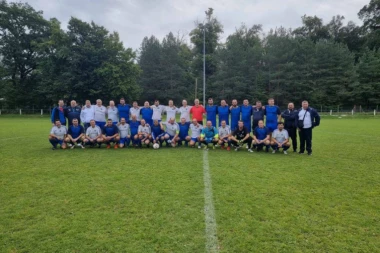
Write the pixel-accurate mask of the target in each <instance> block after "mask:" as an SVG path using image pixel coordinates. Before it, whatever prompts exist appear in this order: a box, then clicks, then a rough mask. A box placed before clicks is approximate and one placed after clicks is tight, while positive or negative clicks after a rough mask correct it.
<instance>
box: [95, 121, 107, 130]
mask: <svg viewBox="0 0 380 253" xmlns="http://www.w3.org/2000/svg"><path fill="white" fill-rule="evenodd" d="M95 125H97V126H98V127H100V129H103V127H104V126H105V125H106V122H100V121H95Z"/></svg>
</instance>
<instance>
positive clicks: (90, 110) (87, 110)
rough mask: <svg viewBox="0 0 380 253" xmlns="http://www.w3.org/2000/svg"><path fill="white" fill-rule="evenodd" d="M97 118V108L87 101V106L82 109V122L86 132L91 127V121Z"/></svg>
mask: <svg viewBox="0 0 380 253" xmlns="http://www.w3.org/2000/svg"><path fill="white" fill-rule="evenodd" d="M94 117H95V108H94V107H93V106H92V105H91V101H90V100H86V105H85V106H84V107H83V108H82V111H81V113H80V120H81V121H82V123H83V125H84V130H85V131H86V130H87V128H89V127H90V121H91V120H92V119H94Z"/></svg>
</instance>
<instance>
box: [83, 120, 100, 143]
mask: <svg viewBox="0 0 380 253" xmlns="http://www.w3.org/2000/svg"><path fill="white" fill-rule="evenodd" d="M102 143H103V135H102V130H101V129H100V127H98V126H97V125H96V123H95V120H93V119H92V120H90V126H89V127H88V128H87V130H86V136H85V139H84V144H85V145H91V147H94V146H95V145H96V144H98V145H99V148H100V145H101V144H102Z"/></svg>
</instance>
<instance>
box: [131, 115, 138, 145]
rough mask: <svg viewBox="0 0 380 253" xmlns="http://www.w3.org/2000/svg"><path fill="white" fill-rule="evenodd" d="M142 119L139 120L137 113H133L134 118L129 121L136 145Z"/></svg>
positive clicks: (132, 138) (133, 142)
mask: <svg viewBox="0 0 380 253" xmlns="http://www.w3.org/2000/svg"><path fill="white" fill-rule="evenodd" d="M139 126H140V121H138V120H137V116H136V115H132V119H131V120H130V121H129V127H130V129H131V140H132V144H133V146H134V147H136V145H137V143H138V141H137V140H138V133H139Z"/></svg>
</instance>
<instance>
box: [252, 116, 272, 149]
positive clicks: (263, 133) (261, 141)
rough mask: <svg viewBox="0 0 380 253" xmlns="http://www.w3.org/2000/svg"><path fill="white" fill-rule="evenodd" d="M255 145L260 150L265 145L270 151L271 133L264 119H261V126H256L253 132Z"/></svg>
mask: <svg viewBox="0 0 380 253" xmlns="http://www.w3.org/2000/svg"><path fill="white" fill-rule="evenodd" d="M252 144H253V147H254V148H255V149H257V151H260V150H262V149H263V147H264V146H265V148H266V149H265V151H266V152H268V151H269V146H270V133H269V130H268V128H267V127H266V126H264V121H262V120H260V121H259V126H258V127H256V128H255V130H254V132H253V141H252Z"/></svg>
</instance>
